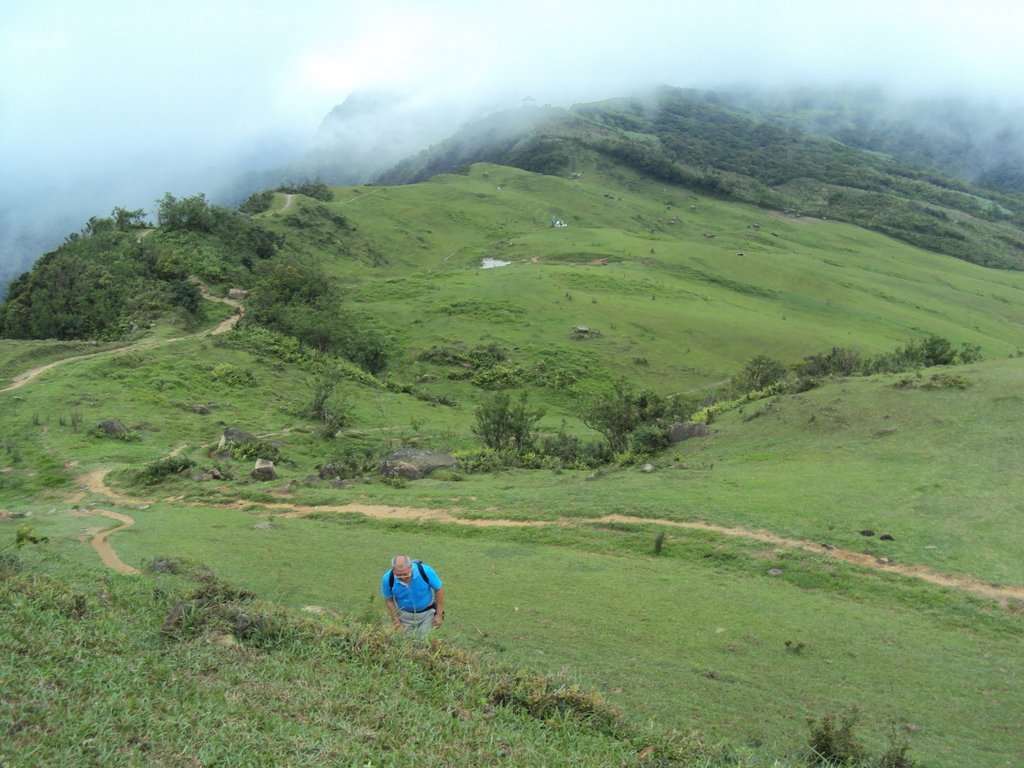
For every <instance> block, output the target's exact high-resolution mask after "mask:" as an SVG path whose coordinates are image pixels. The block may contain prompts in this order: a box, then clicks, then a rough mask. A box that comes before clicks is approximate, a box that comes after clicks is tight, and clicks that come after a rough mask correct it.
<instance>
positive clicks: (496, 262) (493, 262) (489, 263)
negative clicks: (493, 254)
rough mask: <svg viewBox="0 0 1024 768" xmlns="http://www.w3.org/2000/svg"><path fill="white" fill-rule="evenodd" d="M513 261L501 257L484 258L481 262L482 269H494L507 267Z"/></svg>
mask: <svg viewBox="0 0 1024 768" xmlns="http://www.w3.org/2000/svg"><path fill="white" fill-rule="evenodd" d="M511 263H512V262H511V261H502V260H501V259H484V260H483V261H481V262H480V269H494V268H495V267H507V266H508V265H509V264H511Z"/></svg>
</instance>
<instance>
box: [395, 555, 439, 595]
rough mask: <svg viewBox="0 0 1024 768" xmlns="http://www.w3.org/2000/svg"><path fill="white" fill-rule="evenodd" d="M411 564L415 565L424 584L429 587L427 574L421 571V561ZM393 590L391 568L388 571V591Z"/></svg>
mask: <svg viewBox="0 0 1024 768" xmlns="http://www.w3.org/2000/svg"><path fill="white" fill-rule="evenodd" d="M413 562H414V563H415V564H416V568H417V569H419V572H420V576H422V577H423V580H424V581H425V582H427V586H428V587H430V579H428V578H427V572H426V571H425V570H423V561H422V560H413ZM394 588H395V569H394V568H392V569H391V570H390V571H388V589H394ZM430 588H431V589H433V587H430Z"/></svg>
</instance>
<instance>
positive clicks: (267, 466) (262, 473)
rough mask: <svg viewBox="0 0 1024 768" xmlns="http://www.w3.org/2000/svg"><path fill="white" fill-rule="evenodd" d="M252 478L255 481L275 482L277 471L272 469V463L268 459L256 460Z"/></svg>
mask: <svg viewBox="0 0 1024 768" xmlns="http://www.w3.org/2000/svg"><path fill="white" fill-rule="evenodd" d="M252 477H253V479H255V480H277V469H276V468H275V467H274V462H272V461H270V459H256V466H255V467H254V468H253V470H252Z"/></svg>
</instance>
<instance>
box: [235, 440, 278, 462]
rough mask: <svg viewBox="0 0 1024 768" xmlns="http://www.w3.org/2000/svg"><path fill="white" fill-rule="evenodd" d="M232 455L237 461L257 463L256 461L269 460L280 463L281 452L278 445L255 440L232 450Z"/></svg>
mask: <svg viewBox="0 0 1024 768" xmlns="http://www.w3.org/2000/svg"><path fill="white" fill-rule="evenodd" d="M231 455H232V456H234V458H235V460H236V461H255V460H256V459H267V460H268V461H275V462H276V461H280V460H281V451H280V450H279V449H278V448H277V446H276V445H271V444H270V443H268V442H266V441H264V440H253V441H251V442H248V443H241V444H239V445H236V446H234V447H233V448H232V449H231Z"/></svg>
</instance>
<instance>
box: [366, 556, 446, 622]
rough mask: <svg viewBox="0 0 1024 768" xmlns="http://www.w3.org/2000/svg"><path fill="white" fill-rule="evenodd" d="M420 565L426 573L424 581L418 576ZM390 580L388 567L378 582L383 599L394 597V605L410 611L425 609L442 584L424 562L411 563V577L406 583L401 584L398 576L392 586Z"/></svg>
mask: <svg viewBox="0 0 1024 768" xmlns="http://www.w3.org/2000/svg"><path fill="white" fill-rule="evenodd" d="M420 565H422V566H423V572H424V573H425V574H426V575H427V580H426V581H424V580H423V577H422V576H420ZM390 581H391V570H390V569H389V570H388V571H386V572H385V573H384V577H383V578H382V579H381V582H380V593H381V595H383V597H384V599H385V600H387V599H389V598H394V600H395V605H397V606H398V607H399V608H401V609H402V610H403V611H409V612H410V613H419V612H420V611H425V610H426V609H427V608H428V607H429V606H430V605H431V603H433V602H434V592H435V591H436V590H438V589H440V588H441V587H442V586H444V585H443V584H442V583H441V579H439V578H438V576H437V574H436V573H435V572H434V569H433V568H431V567H430V566H429V565H427V564H426V563H422V564H418V563H415V562H414V563H413V564H412V577H411V578H410V579H409V584H408V585H406V584H403V583H402V581H401V579H398V578H396V579H395V584H394V586H391V585H390V583H389V582H390Z"/></svg>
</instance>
